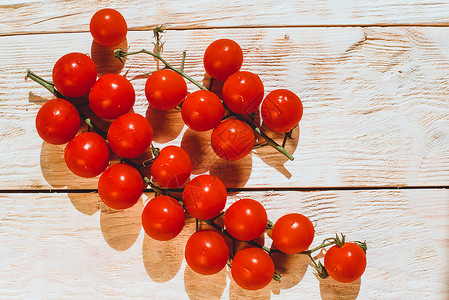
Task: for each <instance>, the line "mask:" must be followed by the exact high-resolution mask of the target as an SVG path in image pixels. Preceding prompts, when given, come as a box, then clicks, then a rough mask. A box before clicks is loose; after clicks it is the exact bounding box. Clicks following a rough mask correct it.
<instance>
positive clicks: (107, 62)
mask: <svg viewBox="0 0 449 300" xmlns="http://www.w3.org/2000/svg"><path fill="white" fill-rule="evenodd" d="M126 48H128V41H127V40H126V39H125V40H124V41H123V42H122V43H120V45H118V46H115V47H103V46H101V45H100V44H98V43H97V42H95V40H92V46H91V48H90V54H91V57H92V60H93V61H94V63H95V65H96V67H97V74H98V77H101V76H103V75H106V74H110V73H115V74H120V72H121V71H122V70H123V68H124V66H125V63H124V62H121V61H120V60H119V59H118V58H116V57H115V56H114V50H115V49H126Z"/></svg>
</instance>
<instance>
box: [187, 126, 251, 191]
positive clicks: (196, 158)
mask: <svg viewBox="0 0 449 300" xmlns="http://www.w3.org/2000/svg"><path fill="white" fill-rule="evenodd" d="M211 133H212V131H205V132H196V131H193V130H191V129H187V130H186V131H185V133H184V135H183V137H182V141H181V148H183V149H184V150H185V151H186V152H187V154H189V156H190V159H191V160H192V168H193V174H203V173H205V172H207V171H209V173H210V174H211V175H214V176H216V177H218V178H219V179H220V180H221V181H222V182H223V183H224V185H225V186H226V188H240V187H243V186H245V184H246V182H247V181H248V180H249V177H250V176H251V172H252V157H251V155H247V156H245V157H244V158H242V159H240V160H236V161H226V160H223V159H221V158H219V157H218V156H217V155H216V154H215V153H214V151H213V150H212V147H211V145H210V135H211ZM228 194H230V193H228Z"/></svg>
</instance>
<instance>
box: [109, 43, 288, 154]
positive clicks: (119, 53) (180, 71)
mask: <svg viewBox="0 0 449 300" xmlns="http://www.w3.org/2000/svg"><path fill="white" fill-rule="evenodd" d="M139 53H146V54H149V55H151V56H153V57H155V58H157V59H158V60H160V61H161V62H162V63H163V64H164V65H165V66H166V67H167V68H169V69H171V70H173V71H175V72H176V73H178V74H180V75H181V76H183V77H184V78H186V79H187V80H188V81H190V82H191V83H193V84H194V85H196V86H197V87H198V88H200V89H202V90H206V91H209V89H208V88H206V87H205V86H204V85H202V84H201V83H199V82H198V81H196V80H195V79H193V78H192V77H190V76H189V75H187V74H186V73H185V72H184V71H183V68H184V64H183V63H182V66H181V69H177V68H175V67H173V66H172V65H171V64H170V63H168V62H167V61H166V60H165V59H163V58H162V56H161V55H160V54H158V53H154V52H151V51H148V50H146V49H142V50H139V51H134V52H127V51H125V50H122V49H117V50H115V51H114V56H115V57H117V58H118V59H120V61H122V60H123V59H124V58H126V57H127V56H130V55H135V54H139ZM223 105H224V106H225V107H226V105H225V104H224V103H223ZM226 108H227V107H226ZM228 110H229V109H228ZM230 115H232V116H234V117H236V118H238V119H240V120H241V121H243V122H245V123H246V124H248V125H249V126H250V127H251V128H252V129H253V130H254V131H255V132H257V133H258V134H259V135H260V136H262V137H263V138H264V139H265V140H266V141H267V143H268V145H270V146H271V147H273V148H274V149H276V150H277V151H278V152H280V153H282V154H283V155H285V156H286V157H287V158H288V159H290V160H294V159H295V158H294V157H293V156H292V155H291V154H290V153H288V152H287V150H285V149H284V148H283V147H282V146H281V145H279V144H278V143H276V142H275V141H274V140H272V139H271V138H270V137H269V136H267V135H266V134H265V133H264V132H263V131H262V130H261V129H260V128H259V127H258V126H256V125H255V124H254V123H253V122H251V121H249V120H247V119H245V118H244V117H243V116H241V115H239V114H236V113H234V112H232V111H230Z"/></svg>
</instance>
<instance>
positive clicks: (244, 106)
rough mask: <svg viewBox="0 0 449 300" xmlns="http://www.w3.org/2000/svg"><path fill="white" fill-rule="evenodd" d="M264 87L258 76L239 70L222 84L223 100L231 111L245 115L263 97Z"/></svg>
mask: <svg viewBox="0 0 449 300" xmlns="http://www.w3.org/2000/svg"><path fill="white" fill-rule="evenodd" d="M263 93H264V87H263V83H262V80H260V78H259V76H257V75H256V74H254V73H251V72H248V71H239V72H236V73H234V74H232V75H231V76H229V77H228V79H226V81H225V83H224V85H223V93H222V94H223V102H224V103H225V104H226V106H227V107H228V108H229V109H230V110H231V111H233V112H235V113H238V114H241V115H246V114H250V113H252V112H253V111H255V110H256V109H257V108H258V107H259V105H260V103H261V102H262V99H263Z"/></svg>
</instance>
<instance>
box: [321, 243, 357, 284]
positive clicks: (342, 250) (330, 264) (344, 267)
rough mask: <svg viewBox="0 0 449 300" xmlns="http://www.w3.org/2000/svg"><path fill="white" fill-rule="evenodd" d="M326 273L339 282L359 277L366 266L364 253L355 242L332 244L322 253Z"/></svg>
mask: <svg viewBox="0 0 449 300" xmlns="http://www.w3.org/2000/svg"><path fill="white" fill-rule="evenodd" d="M324 267H325V268H326V271H327V273H328V274H329V275H330V276H331V277H332V278H334V279H335V280H337V281H339V282H344V283H348V282H353V281H355V280H357V279H359V278H360V277H361V276H362V274H363V272H365V268H366V254H365V251H363V249H362V248H361V247H360V246H359V245H357V244H355V243H344V244H343V246H341V247H339V246H337V245H335V246H332V247H331V248H330V249H329V250H327V252H326V254H325V255H324Z"/></svg>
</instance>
